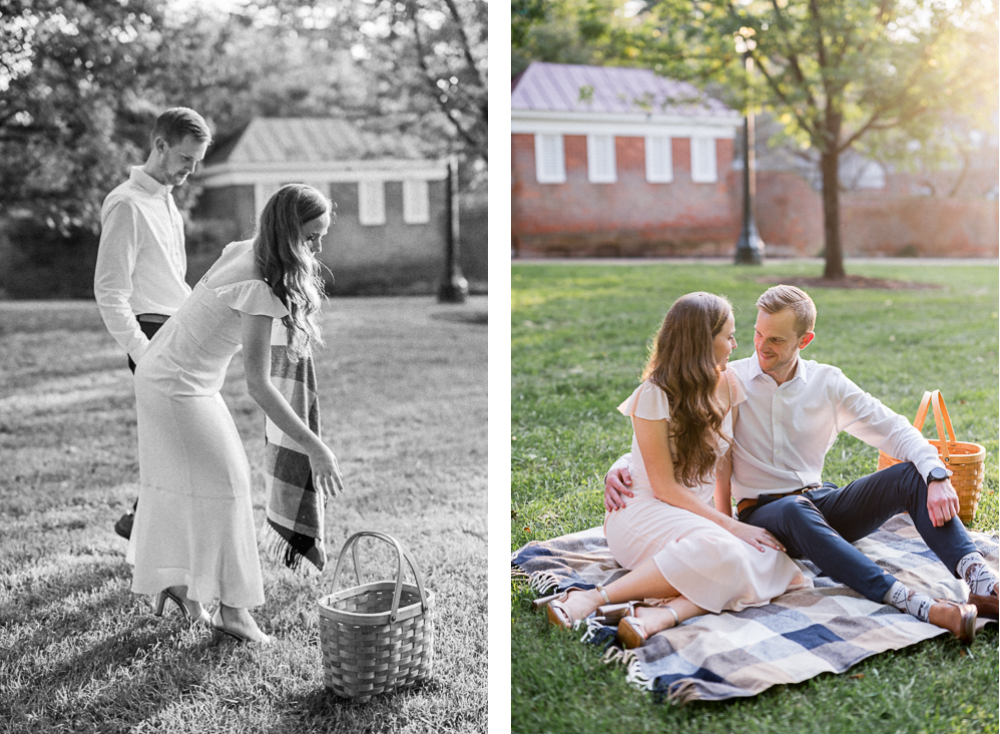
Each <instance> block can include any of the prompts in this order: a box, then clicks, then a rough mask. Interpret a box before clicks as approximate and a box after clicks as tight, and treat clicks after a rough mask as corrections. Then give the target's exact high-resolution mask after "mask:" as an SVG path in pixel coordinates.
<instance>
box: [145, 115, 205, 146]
mask: <svg viewBox="0 0 1000 734" xmlns="http://www.w3.org/2000/svg"><path fill="white" fill-rule="evenodd" d="M188 135H190V136H191V137H193V138H194V139H195V140H197V141H198V142H200V143H211V142H212V131H211V130H209V129H208V123H207V122H205V118H204V117H202V116H201V115H199V114H198V113H197V112H195V111H194V110H192V109H189V108H187V107H171V108H170V109H169V110H167V111H166V112H164V113H163V114H161V115H160V116H159V117H157V118H156V124H155V125H153V131H152V132H151V133H150V134H149V144H150V146H152V145H154V143H155V141H156V139H157V138H158V137H160V138H163V139H164V140H166V141H167V143H169V144H170V145H177V143H179V142H181V141H182V140H183V139H184V138H185V137H187V136H188Z"/></svg>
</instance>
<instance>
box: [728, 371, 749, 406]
mask: <svg viewBox="0 0 1000 734" xmlns="http://www.w3.org/2000/svg"><path fill="white" fill-rule="evenodd" d="M725 374H726V377H727V378H728V379H729V399H730V401H731V403H730V404H731V405H739V404H740V403H742V402H745V401H746V399H747V392H746V390H744V389H743V383H742V382H740V378H739V377H737V376H736V373H735V372H734V371H733V370H726V373H725Z"/></svg>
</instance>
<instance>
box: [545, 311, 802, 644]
mask: <svg viewBox="0 0 1000 734" xmlns="http://www.w3.org/2000/svg"><path fill="white" fill-rule="evenodd" d="M734 333H735V320H734V318H733V312H732V306H731V305H730V304H729V302H728V301H727V300H725V299H724V298H721V297H719V296H715V295H712V294H710V293H690V294H688V295H686V296H683V297H681V298H679V299H678V300H677V301H676V302H675V303H674V305H673V306H672V307H671V308H670V311H669V312H668V313H667V315H666V317H665V318H664V320H663V325H662V326H661V327H660V331H659V334H658V335H657V338H656V343H655V344H654V346H653V349H652V354H651V356H650V359H649V362H648V364H647V365H646V369H645V372H644V374H643V382H642V384H641V385H639V387H637V388H636V389H635V391H634V392H633V393H632V395H631V396H630V397H629V398H628V400H626V401H625V402H623V403H622V404H621V405H620V406H618V410H619V411H621V412H622V413H623V414H625V415H628V416H630V417H631V419H632V426H633V430H634V435H633V439H632V456H631V462H630V465H629V467H628V469H629V472H630V473H631V476H632V489H633V492H634V494H635V498H634V499H633V500H631V501H630V502H629V503H628V506H627V507H625V508H624V509H622V510H619V511H616V512H608V513H607V514H606V515H605V520H604V533H605V536H606V537H607V540H608V547H609V549H610V550H611V553H612V555H613V556H614V558H615V560H616V561H617V562H618V563H619V564H620V565H621V566H623V567H625V568H627V569H629V570H630V573H628V574H626V575H625V576H623V577H622V578H620V579H618V580H617V581H615V582H613V583H611V584H608V586H607V587H600V586H599V587H597V589H594V590H587V591H584V590H580V591H570V592H568V593H564V594H561V595H557V596H556V597H554V598H553V599H552V600H551V601H549V602H548V614H549V619H550V620H551V621H552V622H554V623H557V624H560V625H562V626H564V627H572V626H574V625H575V623H576V621H577V620H580V619H583V618H585V617H587V616H588V615H590V614H591V613H592V612H594V611H595V610H598V609H600V612H601V613H602V614H603V615H604V616H605V618H606V619H609V620H611V621H614V620H615V619H618V618H620V619H621V621H620V622H619V624H618V637H619V641H621V642H622V644H623V645H624V646H625V647H629V648H631V647H637V646H639V645H641V644H643V643H644V642H645V641H646V639H648V638H649V636H650V635H653V634H655V633H656V632H659V631H661V630H664V629H668V628H670V627H674V626H676V625H678V624H680V623H681V622H682V621H684V620H686V619H689V618H690V617H694V616H698V615H701V614H706V613H708V612H712V613H719V612H721V611H723V610H732V611H739V610H741V609H744V608H746V607H753V606H762V605H764V604H767V603H768V602H769V601H770V600H771V599H772V598H774V597H775V596H778V595H779V594H782V593H783V592H785V591H786V590H788V589H792V588H800V587H803V586H807V585H809V581H808V580H807V579H806V578H805V577H803V575H802V574H801V572H800V571H799V569H798V567H797V566H796V565H795V563H794V562H792V560H791V559H790V558H789V557H788V556H787V555H785V554H784V553H783V552H782V551H783V550H784V548H783V547H782V546H781V543H779V542H778V540H777V539H776V538H774V536H772V535H771V534H770V533H768V532H767V531H765V530H763V529H762V528H757V527H754V526H752V525H746V524H743V523H740V522H738V521H737V520H735V519H734V518H733V515H732V508H731V502H730V478H731V474H732V467H731V464H730V460H729V457H730V450H731V441H732V435H733V430H732V427H733V421H734V420H736V419H737V416H738V411H739V404H740V403H741V402H742V401H744V400H745V399H746V396H745V394H744V392H743V387H742V385H740V383H739V380H738V379H737V378H736V376H735V375H734V374H733V373H732V372H730V371H728V370H726V364H727V362H728V360H729V355H730V354H731V353H732V351H733V349H735V348H736V339H735V337H734ZM713 499H714V506H713ZM644 599H660V600H669V601H667V602H666V603H665V604H661V605H655V606H645V605H639V604H637V602H642V601H643V600H644ZM622 617H623V618H622Z"/></svg>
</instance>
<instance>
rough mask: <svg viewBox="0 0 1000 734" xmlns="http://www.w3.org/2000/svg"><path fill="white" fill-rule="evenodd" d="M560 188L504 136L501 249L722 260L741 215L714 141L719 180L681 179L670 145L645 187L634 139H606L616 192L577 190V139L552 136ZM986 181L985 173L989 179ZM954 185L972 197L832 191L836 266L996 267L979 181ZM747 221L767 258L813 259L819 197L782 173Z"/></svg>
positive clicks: (995, 218)
mask: <svg viewBox="0 0 1000 734" xmlns="http://www.w3.org/2000/svg"><path fill="white" fill-rule="evenodd" d="M563 144H564V152H565V161H566V183H564V184H539V183H537V181H536V177H535V141H534V135H530V134H514V135H512V136H511V168H512V170H511V175H512V183H513V187H512V190H511V239H512V243H511V244H512V247H513V249H514V250H515V252H517V253H518V254H519V255H522V256H526V257H539V256H541V257H592V256H596V257H643V256H648V257H652V256H672V255H702V256H708V255H718V256H730V255H732V253H733V252H734V248H735V243H736V239H737V237H738V236H739V232H740V226H741V217H742V196H743V184H742V172H741V171H734V170H732V158H733V143H732V141H731V140H724V139H720V140H718V141H716V157H717V166H718V174H719V180H718V182H716V183H713V184H695V183H693V182H692V181H691V145H690V140H689V139H686V138H675V139H673V148H672V155H673V174H674V180H673V182H672V183H668V184H650V183H647V182H646V161H645V140H644V138H641V137H616V139H615V156H616V169H617V175H618V181H617V183H613V184H592V183H590V182H589V181H588V180H587V139H586V136H583V135H566V136H564V137H563ZM992 176H993V179H994V180H995V173H993V174H992ZM980 178H983V177H982V176H979V177H978V178H975V179H974V178H973V177H972V176H970V177H969V179H968V180H966V181H964V182H963V184H964V185H965V187H966V188H968V189H970V190H972V188H973V187H974V188H975V192H976V195H975V196H971V195H970V196H968V198H966V197H962V198H944V197H931V196H914V195H912V193H911V192H912V191H913V190H914V187H913V186H912V185H911V184H907V183H906V182H904V181H902V180H901V179H898V177H890V179H891V180H890V181H889V182H888V183H889V185H888V186H887V187H886V189H884V190H866V191H859V192H846V193H842V194H841V197H840V203H841V235H842V237H843V246H844V252H845V254H846V255H848V256H879V255H886V256H897V255H905V256H930V257H935V256H957V257H997V255H998V254H1000V207H998V202H997V201H996V200H987V199H985V198H984V197H983V196H982V191H985V190H986V189H985V188H984V186H986V184H987V183H988V181H987V179H988V178H989V176H986V178H983V180H982V181H981V180H979V179H980ZM755 215H756V218H757V227H758V230H759V231H760V235H761V238H762V239H763V240H764V242H765V243H766V244H767V254H768V256H770V257H796V256H807V257H813V256H817V255H820V254H821V253H822V250H823V246H824V243H823V203H822V198H821V196H820V193H819V192H818V191H816V190H814V189H813V188H812V187H811V186H810V184H809V183H808V182H807V181H806V180H805V179H803V178H802V177H801V176H799V175H798V174H796V173H793V172H787V171H761V172H759V173H758V174H757V202H756V209H755Z"/></svg>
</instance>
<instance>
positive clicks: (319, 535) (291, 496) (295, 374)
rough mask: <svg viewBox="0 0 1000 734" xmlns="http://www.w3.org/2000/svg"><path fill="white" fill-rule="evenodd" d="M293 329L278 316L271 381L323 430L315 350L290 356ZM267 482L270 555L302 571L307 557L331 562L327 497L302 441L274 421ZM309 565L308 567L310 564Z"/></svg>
mask: <svg viewBox="0 0 1000 734" xmlns="http://www.w3.org/2000/svg"><path fill="white" fill-rule="evenodd" d="M286 335H287V332H286V330H285V327H284V326H283V325H282V324H281V322H280V321H278V320H277V319H275V321H274V328H273V329H272V331H271V382H272V383H273V384H274V386H275V387H276V388H277V389H278V391H279V392H280V393H281V394H282V395H283V396H284V398H285V400H287V401H288V404H289V405H291V406H292V409H293V410H294V411H295V414H296V415H298V416H299V417H300V418H302V420H304V421H305V422H306V423H307V424H308V425H309V428H310V429H311V430H312V431H313V432H315V433H317V434H319V433H320V418H319V397H318V393H317V390H316V366H315V364H314V363H313V358H312V355H309V356H306V357H302V358H301V359H300V360H299V361H298V362H292V361H291V360H290V359H289V358H288V350H287V347H286V344H287V336H286ZM264 431H265V446H264V481H265V486H266V488H267V509H266V513H267V522H266V523H265V524H264V530H263V536H264V537H263V543H262V545H263V547H264V552H265V554H266V555H268V556H270V557H271V558H272V559H274V560H275V561H277V562H278V563H283V564H284V565H285V566H287V567H288V568H290V569H292V570H293V571H294V570H298V569H299V568H300V566H301V563H302V559H303V558H304V559H305V560H307V561H309V562H310V563H311V564H312V566H313V567H315V569H316V570H318V571H322V570H323V567H324V566H325V565H326V549H325V548H324V546H323V517H324V506H325V499H324V497H323V494H322V493H321V492H317V491H316V490H315V489H314V488H313V484H312V466H311V465H310V463H309V457H308V455H306V453H305V452H304V451H303V450H302V447H301V446H299V445H298V444H297V443H296V442H294V441H293V440H292V439H290V438H289V437H288V436H286V435H285V434H284V433H282V432H281V430H280V429H279V428H278V427H277V426H276V425H274V423H272V422H271V419H270V418H267V419H266V422H265V427H264ZM306 568H307V569H308V568H309V567H308V566H307V567H306Z"/></svg>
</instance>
